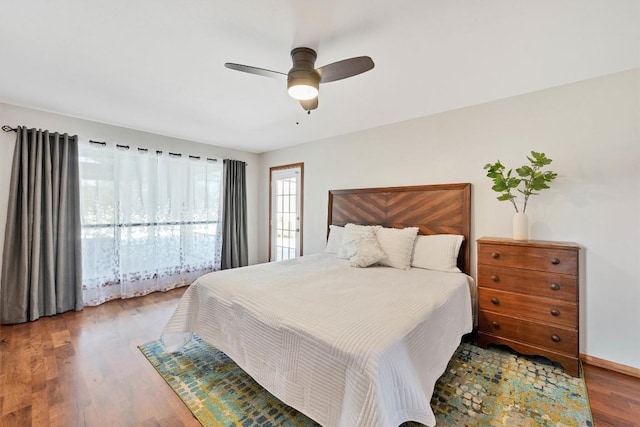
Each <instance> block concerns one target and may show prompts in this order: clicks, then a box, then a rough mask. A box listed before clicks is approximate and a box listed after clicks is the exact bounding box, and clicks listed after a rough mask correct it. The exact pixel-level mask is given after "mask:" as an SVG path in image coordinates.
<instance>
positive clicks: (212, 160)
mask: <svg viewBox="0 0 640 427" xmlns="http://www.w3.org/2000/svg"><path fill="white" fill-rule="evenodd" d="M2 130H3V131H5V132H18V128H12V127H11V126H7V125H4V126H2ZM89 143H90V144H96V145H102V146H103V147H105V146H106V145H107V143H106V142H104V141H94V140H92V139H90V140H89ZM116 147H118V148H123V149H125V150H128V149H129V146H128V145H119V144H116ZM138 151H149V149H148V148H138ZM156 154H162V151H161V150H157V151H156ZM169 155H170V156H176V157H181V156H182V154H180V153H169ZM188 156H189V158H190V159H195V160H197V159H200V156H192V155H191V154H189V155H188ZM206 159H207V160H209V161H210V162H217V161H218V159H212V158H209V157H207V158H206ZM245 163H247V162H245Z"/></svg>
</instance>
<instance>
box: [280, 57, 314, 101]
mask: <svg viewBox="0 0 640 427" xmlns="http://www.w3.org/2000/svg"><path fill="white" fill-rule="evenodd" d="M316 58H317V55H316V52H315V51H314V50H313V49H309V48H308V47H297V48H295V49H293V50H292V51H291V59H292V60H293V67H292V68H291V70H289V74H288V75H287V89H288V90H289V89H291V88H292V87H294V86H306V87H312V88H315V93H316V95H315V96H317V92H318V89H319V87H320V75H319V74H318V72H317V71H316V70H315V68H314V67H315V62H316ZM315 96H314V97H315Z"/></svg>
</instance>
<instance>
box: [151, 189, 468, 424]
mask: <svg viewBox="0 0 640 427" xmlns="http://www.w3.org/2000/svg"><path fill="white" fill-rule="evenodd" d="M469 202H470V184H446V185H431V186H411V187H385V188H371V189H356V190H335V191H330V192H329V211H328V226H331V225H333V226H344V225H346V224H350V223H351V224H353V223H355V224H361V225H381V226H384V227H389V228H404V227H409V226H415V227H418V230H419V234H421V235H433V234H455V235H463V236H464V243H463V245H462V247H461V248H460V251H459V257H458V266H459V267H460V270H461V271H462V272H463V273H451V272H442V271H432V270H427V269H422V268H411V269H408V270H400V269H396V268H390V267H384V266H372V267H369V268H353V267H351V266H350V263H349V260H347V259H340V258H338V257H336V256H335V254H326V253H322V254H314V255H306V256H303V257H300V258H296V259H293V260H289V261H281V262H276V263H268V264H259V265H254V266H249V267H243V268H240V269H235V270H225V271H219V272H215V273H210V274H207V275H205V276H202V277H201V278H199V279H198V280H197V281H196V282H194V283H193V284H192V285H191V286H190V287H189V289H188V290H187V291H186V292H185V294H184V296H183V297H182V299H181V301H180V302H179V304H178V307H177V308H176V311H175V313H174V314H173V316H172V318H171V319H170V320H169V322H168V324H167V325H166V327H165V329H164V331H163V334H162V341H163V344H164V345H165V347H166V349H167V350H168V351H175V350H176V349H179V348H180V347H181V346H183V345H184V344H186V343H187V342H188V341H189V340H190V339H191V337H192V334H193V333H195V334H197V335H198V336H200V337H201V338H202V339H203V340H204V341H206V342H208V343H210V344H212V345H213V346H214V347H216V348H218V349H220V350H221V351H223V352H225V353H226V354H227V355H228V356H229V357H230V358H231V359H233V360H234V361H235V362H236V363H237V364H238V365H239V366H240V367H241V368H242V369H243V370H245V371H246V372H247V373H248V374H249V375H251V376H252V377H253V378H254V379H255V380H256V381H257V382H258V383H260V384H261V385H262V386H263V387H264V388H265V389H267V390H268V391H269V392H270V393H272V394H273V395H274V396H276V397H277V398H279V399H280V400H282V401H283V402H284V403H286V404H288V405H290V406H292V407H293V408H296V409H297V410H299V411H300V412H302V413H304V414H306V415H307V416H309V417H310V418H312V419H313V420H315V421H317V422H318V423H320V424H321V425H323V426H340V427H342V426H344V427H347V426H348V427H353V426H362V427H383V426H398V425H399V424H401V423H402V422H404V421H410V420H412V421H417V422H420V423H423V424H426V425H430V426H432V425H435V417H434V414H433V411H432V409H431V407H430V398H431V395H432V393H433V388H434V385H435V382H436V380H437V379H438V378H439V377H440V375H442V373H443V372H444V370H445V368H446V365H447V363H448V361H449V360H450V358H451V356H452V355H453V353H454V351H455V349H456V348H457V347H458V345H459V343H460V339H461V337H462V336H463V335H464V334H466V333H468V332H471V330H472V327H473V320H472V319H473V314H472V305H473V304H472V297H473V295H474V292H473V289H474V287H473V280H472V279H471V278H470V277H469V276H467V275H466V274H464V273H465V272H466V273H468V272H469V264H470V260H469V244H468V242H469V231H470V226H469V224H470V221H469V211H470V203H469ZM328 229H329V227H328Z"/></svg>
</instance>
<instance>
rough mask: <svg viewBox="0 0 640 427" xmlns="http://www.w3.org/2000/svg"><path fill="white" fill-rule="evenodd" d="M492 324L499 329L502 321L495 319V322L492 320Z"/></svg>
mask: <svg viewBox="0 0 640 427" xmlns="http://www.w3.org/2000/svg"><path fill="white" fill-rule="evenodd" d="M491 326H493V327H494V328H496V329H498V328H500V323H498V322H496V321H495V320H494V321H493V322H491Z"/></svg>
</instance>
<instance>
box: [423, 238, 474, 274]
mask: <svg viewBox="0 0 640 427" xmlns="http://www.w3.org/2000/svg"><path fill="white" fill-rule="evenodd" d="M463 240H464V236H459V235H457V234H434V235H432V236H418V238H417V239H416V244H415V247H414V249H413V260H412V261H411V266H412V267H418V268H426V269H429V270H437V271H448V272H455V273H459V272H460V269H459V268H458V253H459V252H460V247H461V246H462V241H463Z"/></svg>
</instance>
